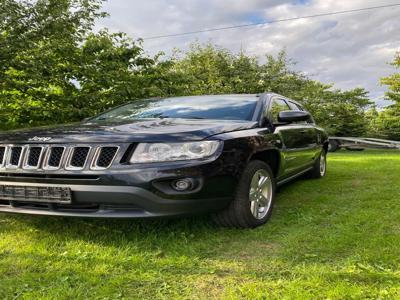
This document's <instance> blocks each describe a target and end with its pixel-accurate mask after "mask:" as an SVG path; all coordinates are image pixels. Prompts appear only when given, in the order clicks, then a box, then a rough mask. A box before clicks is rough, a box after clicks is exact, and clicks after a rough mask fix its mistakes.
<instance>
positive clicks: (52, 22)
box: [0, 0, 369, 135]
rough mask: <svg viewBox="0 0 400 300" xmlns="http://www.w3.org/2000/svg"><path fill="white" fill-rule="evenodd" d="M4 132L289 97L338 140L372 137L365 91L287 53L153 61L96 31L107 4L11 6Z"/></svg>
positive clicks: (47, 0)
mask: <svg viewBox="0 0 400 300" xmlns="http://www.w3.org/2000/svg"><path fill="white" fill-rule="evenodd" d="M1 1H2V5H1V6H0V16H1V21H0V39H1V40H0V41H1V46H0V129H11V128H18V127H26V126H36V125H45V124H54V123H63V122H71V121H78V120H81V119H83V118H85V117H88V116H92V115H94V114H96V113H99V112H100V111H103V110H105V109H108V108H110V107H112V106H115V105H118V104H121V103H124V102H127V101H131V100H134V99H138V98H145V97H155V96H176V95H200V94H223V93H259V92H264V91H270V92H275V93H278V94H282V95H285V96H288V97H291V98H293V99H296V100H298V101H300V102H302V103H303V104H304V105H305V106H306V108H307V109H309V110H310V112H311V113H312V114H313V115H314V116H315V119H316V121H317V123H318V124H320V125H321V126H323V127H325V128H327V129H328V131H329V133H330V134H332V135H362V134H363V133H364V132H365V129H366V126H367V123H368V122H367V121H366V119H365V117H364V109H365V107H366V106H367V105H368V103H369V102H368V99H367V93H366V91H365V90H363V89H354V90H350V91H341V90H333V89H332V85H326V84H323V83H320V82H317V81H313V80H311V79H309V78H307V77H306V76H305V75H304V74H303V73H301V72H299V71H294V70H293V69H292V66H293V62H292V61H291V60H290V59H288V58H287V56H286V54H285V52H284V51H281V52H280V53H279V54H278V55H276V56H273V55H270V54H266V55H265V57H263V58H262V59H258V58H257V57H252V56H249V55H246V54H245V53H244V52H240V53H237V54H235V53H232V52H230V51H228V50H226V49H223V48H219V47H217V46H214V45H212V44H205V45H203V44H199V43H194V44H193V45H192V46H191V48H190V49H189V51H187V52H182V51H179V50H177V51H176V52H175V53H174V54H173V55H172V57H165V56H162V55H161V54H159V55H156V56H155V57H149V56H147V55H146V54H145V52H144V50H143V45H142V43H141V41H132V40H131V39H129V38H128V37H127V36H126V35H125V34H123V33H112V34H111V33H109V32H108V31H107V30H102V31H100V32H98V33H94V32H92V28H93V26H94V21H95V20H96V19H97V18H101V17H103V16H104V13H101V12H100V7H101V2H102V1H101V0H61V1H56V0H36V1H19V0H1Z"/></svg>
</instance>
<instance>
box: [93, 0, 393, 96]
mask: <svg viewBox="0 0 400 300" xmlns="http://www.w3.org/2000/svg"><path fill="white" fill-rule="evenodd" d="M392 3H393V2H390V1H384V2H382V1H377V0H367V1H365V0H353V1H346V0H312V1H304V0H297V1H296V0H293V1H278V0H191V1H187V0H148V1H126V0H125V1H123V0H109V2H107V3H106V4H105V6H104V10H105V11H107V12H109V13H110V15H111V16H110V17H109V18H107V19H103V20H101V21H100V22H99V24H98V26H99V27H100V26H105V27H108V28H110V29H111V30H113V31H124V32H126V33H128V35H130V36H131V37H133V38H139V37H149V36H156V35H164V34H173V33H180V32H185V31H194V30H201V29H205V28H214V27H223V26H230V25H236V24H245V23H249V22H260V21H262V20H265V21H267V20H276V19H285V18H291V17H296V16H305V15H312V14H320V13H326V12H334V11H341V10H348V9H355V8H362V7H368V6H379V5H384V4H392ZM399 15H400V7H396V8H385V9H379V10H371V11H364V12H358V13H349V14H341V15H334V16H326V17H321V18H312V19H301V20H296V21H291V22H282V23H274V24H269V25H260V26H255V27H249V28H242V29H232V30H226V31H216V32H208V33H202V34H197V35H188V36H181V37H173V38H162V39H155V40H146V41H145V44H144V45H145V49H147V50H148V51H149V52H150V53H152V54H154V53H156V52H158V51H164V52H166V53H169V52H170V51H171V50H172V49H173V48H174V47H178V48H181V49H187V47H188V45H189V44H190V43H191V42H193V41H195V40H196V39H198V40H199V41H212V42H214V43H216V44H218V45H220V46H223V47H226V48H228V49H230V50H232V51H239V49H244V50H245V51H246V52H247V53H248V54H251V55H258V56H263V54H265V53H276V52H278V51H279V50H280V49H282V48H285V49H286V50H287V52H288V55H289V57H291V58H293V59H294V60H295V61H297V62H298V64H297V65H296V68H297V69H299V70H301V71H304V72H306V73H307V74H310V75H311V76H312V77H313V78H315V79H317V80H321V81H323V82H326V83H335V87H338V88H344V89H350V88H354V87H358V86H360V87H365V88H366V89H367V90H369V91H370V92H371V98H375V97H378V96H380V95H382V94H383V93H384V91H385V87H382V86H380V85H379V78H380V77H382V76H385V75H388V74H390V73H393V72H394V69H393V67H392V66H390V65H389V64H388V62H390V61H392V59H393V57H394V54H395V52H396V51H399V50H400V44H399V37H400V36H399V32H400V18H399V17H398V16H399Z"/></svg>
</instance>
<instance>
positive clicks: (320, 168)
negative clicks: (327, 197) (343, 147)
mask: <svg viewBox="0 0 400 300" xmlns="http://www.w3.org/2000/svg"><path fill="white" fill-rule="evenodd" d="M326 167H327V164H326V151H325V150H322V151H321V154H320V155H319V157H318V158H317V159H316V160H315V163H314V167H313V169H312V170H311V171H310V173H309V177H310V178H316V179H317V178H322V177H324V176H325V175H326Z"/></svg>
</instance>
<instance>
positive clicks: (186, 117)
mask: <svg viewBox="0 0 400 300" xmlns="http://www.w3.org/2000/svg"><path fill="white" fill-rule="evenodd" d="M159 118H160V119H169V118H173V119H195V120H205V119H206V118H203V117H195V116H179V117H170V116H159Z"/></svg>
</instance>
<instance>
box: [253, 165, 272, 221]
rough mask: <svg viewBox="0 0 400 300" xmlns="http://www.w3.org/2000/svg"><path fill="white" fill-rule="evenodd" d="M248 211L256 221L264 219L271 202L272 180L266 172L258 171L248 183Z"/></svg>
mask: <svg viewBox="0 0 400 300" xmlns="http://www.w3.org/2000/svg"><path fill="white" fill-rule="evenodd" d="M249 200H250V210H251V213H252V215H253V216H254V217H255V218H256V219H262V218H264V217H265V216H266V215H267V213H268V211H269V209H270V206H271V202H272V180H271V177H270V176H269V174H268V172H267V171H265V170H258V171H257V172H256V173H255V174H254V175H253V178H252V180H251V183H250V192H249Z"/></svg>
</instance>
